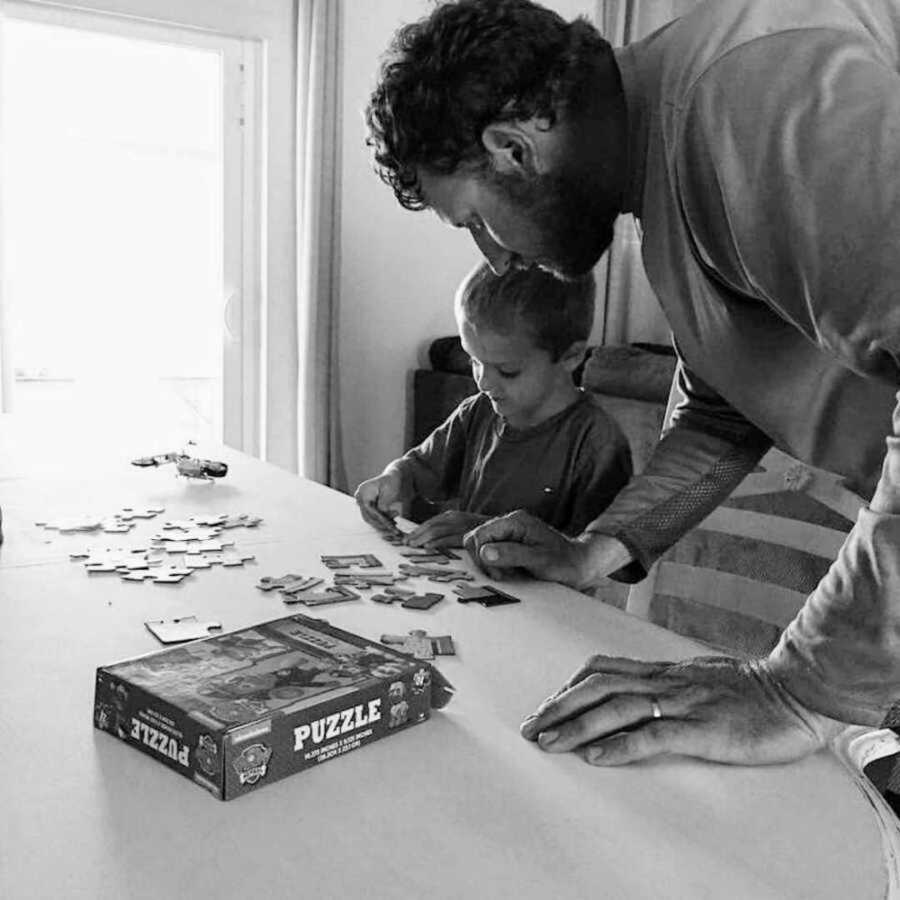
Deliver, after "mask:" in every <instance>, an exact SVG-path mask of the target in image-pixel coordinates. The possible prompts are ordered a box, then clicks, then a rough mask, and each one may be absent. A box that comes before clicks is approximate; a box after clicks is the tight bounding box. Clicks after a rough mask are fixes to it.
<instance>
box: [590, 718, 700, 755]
mask: <svg viewBox="0 0 900 900" xmlns="http://www.w3.org/2000/svg"><path fill="white" fill-rule="evenodd" d="M712 749H713V748H711V747H710V746H709V739H708V735H707V739H706V740H704V738H703V729H702V728H701V727H700V726H699V725H697V723H695V722H689V721H685V720H683V719H654V720H653V721H650V722H647V723H646V724H644V725H641V726H640V727H639V728H636V729H634V730H633V731H627V732H621V733H619V734H613V735H610V736H609V737H606V738H602V739H601V740H598V741H594V742H593V743H591V744H588V745H586V746H584V747H582V748H581V750H580V753H581V755H582V757H583V758H584V760H585V762H588V763H590V764H591V765H592V766H624V765H628V763H634V762H640V761H641V760H643V759H650V758H652V757H654V756H662V755H663V754H667V753H681V754H683V755H685V756H701V757H706V758H714V756H713V755H711V754H710V750H712Z"/></svg>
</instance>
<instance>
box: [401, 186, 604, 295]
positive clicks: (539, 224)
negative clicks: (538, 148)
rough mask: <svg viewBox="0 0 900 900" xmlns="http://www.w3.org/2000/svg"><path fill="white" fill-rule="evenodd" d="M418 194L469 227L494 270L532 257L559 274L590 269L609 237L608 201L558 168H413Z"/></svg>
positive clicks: (524, 262) (532, 262) (564, 275)
mask: <svg viewBox="0 0 900 900" xmlns="http://www.w3.org/2000/svg"><path fill="white" fill-rule="evenodd" d="M419 181H420V184H421V187H422V192H423V195H424V199H425V202H426V203H427V205H428V206H429V207H430V208H431V209H432V210H434V212H435V213H437V215H438V216H439V217H440V218H441V220H442V221H444V222H446V223H447V224H448V225H453V226H454V227H457V228H468V229H469V232H470V233H471V235H472V238H473V240H474V241H475V243H476V244H477V245H478V249H479V250H480V251H481V253H482V254H483V255H484V257H485V259H486V260H487V262H488V264H489V265H490V266H491V268H492V269H493V270H494V272H495V273H497V274H502V272H504V271H506V269H507V268H510V267H511V266H522V267H525V266H531V265H537V266H539V267H540V268H542V269H545V270H546V271H548V272H551V273H553V274H554V275H556V276H557V277H559V278H563V279H574V278H579V277H581V276H582V275H585V274H586V273H587V272H589V271H590V270H591V269H592V268H593V267H594V266H595V265H596V263H597V261H598V260H599V259H600V257H601V256H602V255H603V253H604V251H605V250H606V248H607V247H608V246H609V245H610V243H611V242H612V238H613V224H614V222H615V220H616V216H617V214H618V212H617V209H616V207H615V204H613V203H611V202H608V201H607V200H606V199H604V198H601V197H598V196H591V192H590V191H586V190H585V189H584V186H583V185H581V184H579V183H575V180H574V179H572V178H569V177H567V176H565V175H562V174H554V173H548V174H538V175H531V176H526V175H521V174H519V173H513V174H500V173H496V172H488V173H486V174H476V173H474V172H471V171H468V172H467V171H459V172H455V173H453V174H451V175H436V174H434V173H431V172H428V171H426V170H424V169H423V170H421V171H420V173H419Z"/></svg>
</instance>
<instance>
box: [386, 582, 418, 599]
mask: <svg viewBox="0 0 900 900" xmlns="http://www.w3.org/2000/svg"><path fill="white" fill-rule="evenodd" d="M384 593H385V594H388V595H389V596H391V597H412V596H413V595H414V594H415V593H416V592H415V591H413V590H411V589H410V588H401V587H396V586H395V585H389V586H388V587H386V588H385V589H384Z"/></svg>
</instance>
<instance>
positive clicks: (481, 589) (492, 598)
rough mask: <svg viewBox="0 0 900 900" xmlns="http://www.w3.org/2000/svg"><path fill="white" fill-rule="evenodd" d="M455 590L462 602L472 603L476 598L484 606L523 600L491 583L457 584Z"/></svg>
mask: <svg viewBox="0 0 900 900" xmlns="http://www.w3.org/2000/svg"><path fill="white" fill-rule="evenodd" d="M453 592H454V593H455V594H458V595H459V602H460V603H471V602H472V601H473V600H474V601H475V602H476V603H480V604H481V605H482V606H502V605H504V604H506V603H521V602H522V601H521V600H520V599H519V598H518V597H513V596H512V594H507V593H506V592H505V591H501V590H500V589H499V588H495V587H492V586H491V585H489V584H480V585H471V584H457V585H456V586H455V587H454V588H453Z"/></svg>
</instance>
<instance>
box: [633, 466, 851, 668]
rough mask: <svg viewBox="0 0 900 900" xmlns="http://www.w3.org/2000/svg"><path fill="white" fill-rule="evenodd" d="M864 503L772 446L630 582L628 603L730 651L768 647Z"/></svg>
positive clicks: (835, 481) (834, 478)
mask: <svg viewBox="0 0 900 900" xmlns="http://www.w3.org/2000/svg"><path fill="white" fill-rule="evenodd" d="M862 506H863V501H862V500H861V499H860V498H859V497H857V496H856V495H855V494H853V493H851V492H850V491H848V490H847V489H846V488H844V487H843V486H842V484H841V479H840V478H839V477H838V476H835V475H832V474H830V473H828V472H824V471H822V470H820V469H814V468H812V467H809V466H806V465H803V464H801V463H798V462H797V461H796V460H795V459H793V458H792V457H790V456H788V455H787V454H785V453H782V452H781V451H779V450H774V449H773V450H770V451H769V452H768V453H767V454H766V455H765V457H763V459H762V461H761V463H760V466H759V467H758V468H757V470H756V471H755V472H753V473H751V474H750V475H748V476H747V477H746V478H745V479H744V480H743V481H742V482H741V484H740V485H739V486H738V487H737V489H736V490H735V491H734V493H733V494H732V495H731V497H729V499H728V500H727V501H726V502H725V503H724V504H723V505H722V506H720V507H719V508H718V509H716V510H715V511H714V512H713V513H712V514H711V515H710V516H708V517H707V518H706V519H705V520H704V521H703V522H701V523H700V525H699V526H698V527H697V528H696V529H694V530H693V531H692V532H690V533H689V534H687V535H686V536H685V537H684V538H682V540H680V541H679V542H678V543H677V544H676V545H675V546H674V547H672V549H671V550H669V551H668V553H666V554H665V555H664V556H663V557H662V559H660V561H659V562H658V563H657V565H656V566H655V567H654V569H653V571H651V573H650V575H649V576H648V577H647V579H645V581H644V582H642V583H641V584H639V585H635V586H634V587H633V588H632V590H631V592H630V594H629V598H628V605H627V609H628V610H629V611H630V612H634V613H636V614H639V615H643V616H645V617H646V618H648V619H650V621H652V622H655V623H657V624H659V625H663V626H664V627H666V628H669V629H671V630H673V631H677V632H678V633H679V634H685V635H688V636H690V637H694V638H698V639H700V640H702V641H705V642H706V643H708V644H710V645H712V646H714V647H717V648H720V649H723V650H727V651H729V652H736V653H745V654H759V653H765V652H767V651H768V650H769V649H771V647H772V646H774V644H775V643H776V642H777V640H778V636H779V635H780V633H781V631H782V629H783V628H784V626H785V625H787V624H788V622H790V621H791V619H793V618H794V616H795V615H796V613H797V611H798V610H799V609H800V607H801V606H802V605H803V602H804V600H805V599H806V597H807V595H808V594H809V593H810V592H811V591H812V590H813V589H814V588H815V586H816V585H817V584H818V582H819V580H820V579H821V578H822V576H823V575H824V574H825V572H826V571H827V570H828V567H829V565H830V564H831V562H832V560H834V558H835V557H836V555H837V552H838V549H839V548H840V546H841V544H842V543H843V542H844V538H845V537H846V534H847V532H849V531H850V529H851V528H852V527H853V522H854V521H855V519H856V514H857V512H858V511H859V509H860V508H861V507H862Z"/></svg>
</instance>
